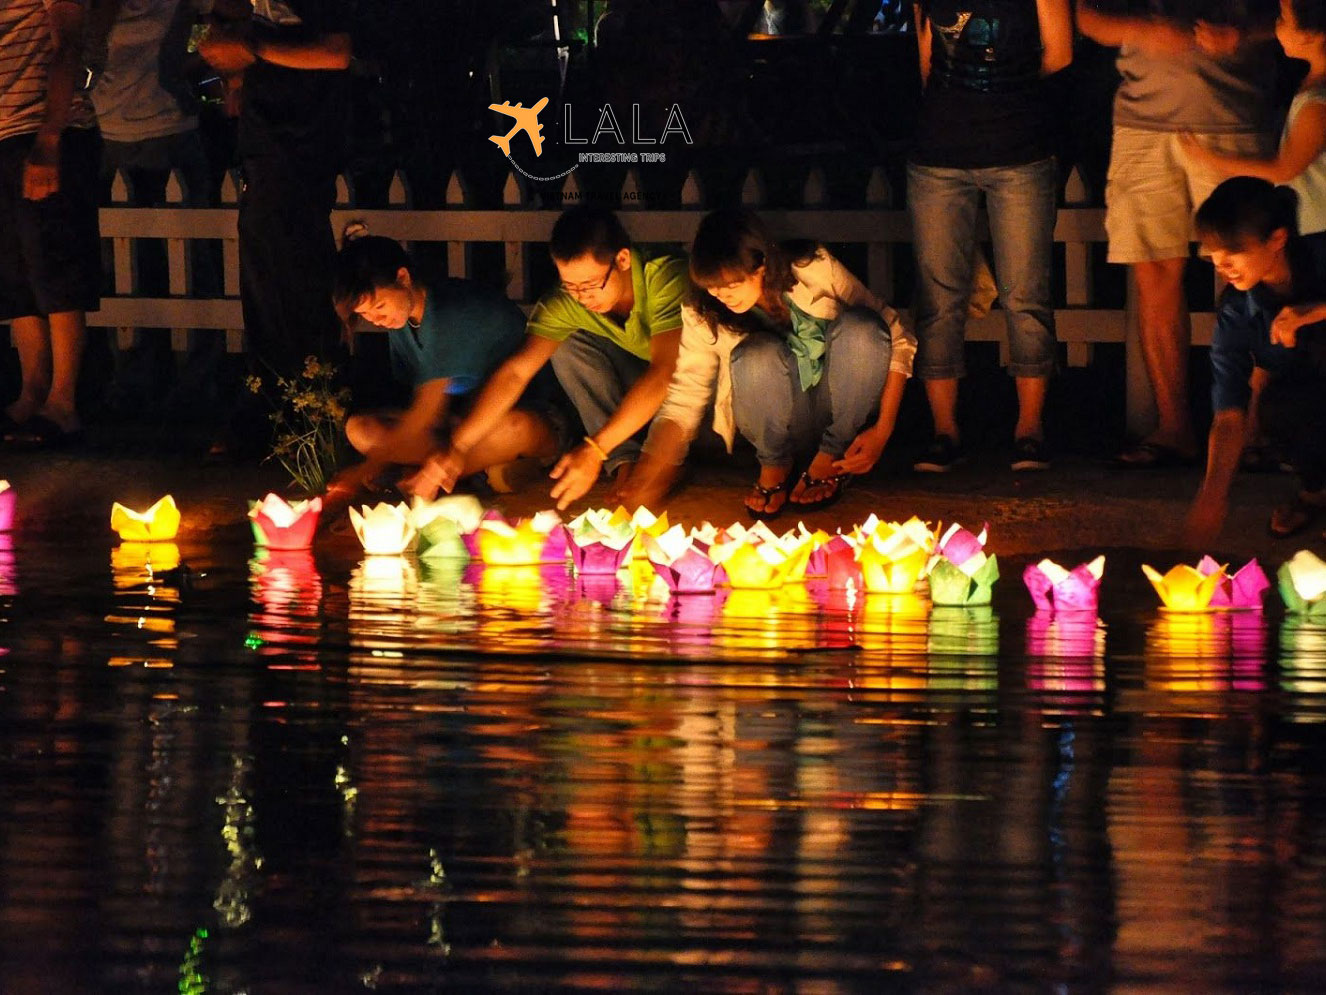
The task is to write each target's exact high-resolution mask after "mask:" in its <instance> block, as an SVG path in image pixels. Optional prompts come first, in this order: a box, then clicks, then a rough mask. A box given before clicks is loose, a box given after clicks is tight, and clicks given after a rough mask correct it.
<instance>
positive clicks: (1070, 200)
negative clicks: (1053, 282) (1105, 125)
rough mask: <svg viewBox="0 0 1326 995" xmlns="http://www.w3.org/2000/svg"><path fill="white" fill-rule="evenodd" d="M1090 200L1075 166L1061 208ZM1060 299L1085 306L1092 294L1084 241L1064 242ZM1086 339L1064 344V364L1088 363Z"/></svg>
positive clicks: (1089, 350)
mask: <svg viewBox="0 0 1326 995" xmlns="http://www.w3.org/2000/svg"><path fill="white" fill-rule="evenodd" d="M1089 199H1090V193H1089V191H1088V190H1087V185H1086V183H1084V182H1083V181H1082V174H1081V173H1080V172H1079V171H1078V170H1077V169H1076V168H1075V169H1074V170H1073V172H1072V174H1071V175H1069V177H1068V184H1067V186H1066V187H1065V188H1064V206H1065V207H1086V206H1087V203H1088V201H1089ZM1064 284H1065V287H1064V299H1065V303H1066V304H1067V305H1068V306H1069V307H1080V308H1085V307H1087V306H1088V305H1089V304H1090V303H1091V301H1092V299H1093V297H1094V293H1093V290H1094V288H1093V284H1092V278H1091V245H1090V244H1089V243H1087V242H1065V243H1064ZM1092 351H1093V347H1092V345H1091V343H1090V342H1069V343H1068V365H1069V366H1086V365H1087V364H1089V363H1090V362H1091V357H1092Z"/></svg>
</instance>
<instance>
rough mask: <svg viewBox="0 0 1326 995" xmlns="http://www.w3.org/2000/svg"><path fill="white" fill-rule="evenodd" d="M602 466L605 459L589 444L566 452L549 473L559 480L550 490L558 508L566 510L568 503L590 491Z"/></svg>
mask: <svg viewBox="0 0 1326 995" xmlns="http://www.w3.org/2000/svg"><path fill="white" fill-rule="evenodd" d="M602 467H603V461H602V460H601V459H599V455H598V453H596V452H594V450H593V449H591V448H590V447H589V446H578V447H576V448H575V449H572V450H571V451H570V452H569V453H564V454H563V455H562V458H561V459H559V460H558V461H557V465H556V466H554V467H553V468H552V472H551V473H549V474H548V476H550V477H552V478H553V479H554V480H556V481H557V483H555V484H553V488H552V491H551V492H550V493H551V496H552V499H553V500H554V501H556V502H557V510H558V511H565V510H566V508H567V506H568V505H570V504H571V503H572V502H574V501H578V500H580V499H581V498H582V497H584V496H585V495H586V494H587V493H589V489H590V488H591V487H593V486H594V484H595V483H597V482H598V479H599V470H601V469H602Z"/></svg>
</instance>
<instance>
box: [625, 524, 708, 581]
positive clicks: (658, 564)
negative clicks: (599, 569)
mask: <svg viewBox="0 0 1326 995" xmlns="http://www.w3.org/2000/svg"><path fill="white" fill-rule="evenodd" d="M644 544H645V556H646V557H647V558H648V560H649V563H650V564H652V566H653V568H654V570H655V572H656V573H657V574H658V576H659V577H661V578H662V579H663V582H664V583H665V584H667V586H668V591H669V592H670V593H672V594H711V593H713V590H714V587H715V585H716V584H717V583H719V582H720V581H721V580H722V579H723V577H724V574H723V569H722V567H720V566H718V565H717V564H715V563H714V561H713V560H711V559H710V558H709V554H708V550H709V547H708V546H707V545H705V544H704V543H703V540H702V539H701V538H697V537H696V535H695V534H694V533H692V534H690V535H688V534H687V533H686V530H685V529H683V528H682V527H681V526H680V525H674V526H673V527H672V528H670V529H668V530H667V531H666V532H664V533H663V534H662V535H660V536H646V537H645V540H644Z"/></svg>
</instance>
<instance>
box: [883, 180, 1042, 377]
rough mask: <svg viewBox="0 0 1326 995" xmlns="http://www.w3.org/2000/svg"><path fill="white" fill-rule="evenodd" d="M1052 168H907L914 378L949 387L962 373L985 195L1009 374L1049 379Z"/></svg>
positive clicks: (964, 366) (963, 370)
mask: <svg viewBox="0 0 1326 995" xmlns="http://www.w3.org/2000/svg"><path fill="white" fill-rule="evenodd" d="M1055 184H1056V176H1055V164H1054V160H1053V159H1042V160H1040V161H1039V162H1031V163H1027V164H1026V165H1025V166H999V167H991V168H987V169H949V168H944V167H938V166H919V165H917V164H916V163H908V164H907V205H908V209H909V211H910V213H911V217H912V244H913V246H914V247H915V250H916V296H915V300H914V301H913V302H912V315H913V317H914V318H915V321H916V339H917V345H916V375H917V376H918V377H920V378H921V379H922V380H948V379H953V378H956V377H960V376H962V375H963V374H964V373H965V372H966V362H965V359H964V357H963V348H962V344H963V333H964V331H965V329H966V326H967V302H968V299H969V298H970V296H971V280H972V264H973V257H974V254H975V251H976V208H977V203H978V201H979V200H980V195H981V193H982V192H984V194H985V200H986V213H987V214H988V215H989V219H990V237H991V240H992V241H993V242H994V271H995V279H996V280H997V281H998V285H999V303H1000V305H1001V306H1002V307H1003V311H1004V320H1005V321H1006V322H1007V324H1008V351H1009V357H1010V362H1009V366H1008V372H1009V373H1010V374H1012V375H1013V376H1015V377H1048V376H1049V375H1050V374H1051V373H1053V372H1054V363H1055V339H1054V302H1053V300H1052V298H1051V295H1050V253H1051V249H1052V247H1053V245H1054V221H1055Z"/></svg>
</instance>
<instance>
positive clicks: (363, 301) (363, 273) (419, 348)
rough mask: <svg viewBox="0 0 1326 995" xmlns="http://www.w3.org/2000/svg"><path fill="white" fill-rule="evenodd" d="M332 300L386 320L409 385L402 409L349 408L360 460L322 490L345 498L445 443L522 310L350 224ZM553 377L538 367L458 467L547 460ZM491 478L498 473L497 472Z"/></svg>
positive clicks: (510, 344)
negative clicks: (431, 271) (440, 274)
mask: <svg viewBox="0 0 1326 995" xmlns="http://www.w3.org/2000/svg"><path fill="white" fill-rule="evenodd" d="M332 278H333V303H334V304H335V305H336V308H337V311H338V312H339V313H340V314H341V316H342V318H343V319H344V320H346V321H347V323H348V322H349V321H351V320H353V318H354V316H356V315H357V316H359V317H362V318H363V319H364V320H366V321H368V322H369V323H371V324H374V325H377V326H378V327H380V328H385V329H387V342H388V349H389V352H390V356H391V369H392V374H393V376H394V377H395V378H396V379H397V380H399V381H401V382H402V383H405V384H407V385H409V386H410V387H411V388H412V389H413V399H412V400H411V402H410V406H409V407H408V408H407V409H405V410H404V411H387V412H374V413H365V414H355V415H351V416H350V417H349V418H348V419H347V420H346V424H345V433H346V436H347V438H348V439H349V441H350V444H351V445H352V446H354V448H355V449H356V450H358V451H359V452H360V453H362V454H363V455H364V461H363V462H362V463H360V464H358V465H357V466H354V467H351V468H350V469H348V470H346V471H343V472H342V473H340V474H339V475H338V476H337V477H336V479H335V480H333V481H332V483H331V485H330V486H329V487H328V497H329V498H331V499H336V498H341V499H344V500H349V499H350V498H352V497H353V495H354V493H355V492H356V491H358V490H360V489H361V488H362V487H364V486H365V485H366V484H368V483H370V482H371V481H372V480H373V479H374V478H375V477H377V476H378V474H379V473H380V472H381V471H382V470H383V469H385V468H386V467H387V466H388V465H391V464H406V465H418V464H420V463H422V462H423V461H424V460H425V459H426V458H427V457H428V455H429V454H430V453H432V452H434V451H436V450H437V449H439V448H440V447H441V448H445V446H446V445H447V440H448V435H449V429H450V424H451V422H452V420H453V419H455V418H456V417H458V416H460V415H462V414H463V413H464V411H465V410H466V409H467V408H468V406H469V404H470V403H471V402H472V401H473V399H474V397H475V396H476V395H477V394H478V391H479V389H480V388H481V387H482V386H483V384H484V382H485V381H486V380H487V379H488V377H489V375H490V374H491V373H492V372H493V371H494V370H495V369H497V367H499V366H500V365H501V364H502V363H503V362H504V361H505V360H507V359H508V358H510V356H511V355H512V354H513V353H515V352H517V351H518V350H519V349H520V347H521V346H522V345H523V344H524V341H525V315H524V313H523V312H522V311H521V310H520V308H519V307H517V306H516V305H515V304H514V303H512V302H511V301H509V300H507V298H505V297H504V296H502V295H501V294H499V293H497V292H496V291H493V290H489V289H487V288H485V287H482V286H480V285H479V284H476V283H473V282H471V281H468V280H460V279H454V278H448V279H442V280H426V279H425V278H424V277H422V276H421V274H420V271H419V269H418V267H416V266H415V264H414V262H413V261H412V260H411V259H410V257H409V255H408V254H407V253H406V251H405V250H404V249H403V248H402V247H401V246H400V244H399V243H397V242H395V241H394V240H392V239H389V238H383V237H381V236H376V235H369V234H367V230H366V229H365V228H364V227H363V226H362V225H360V224H358V223H354V224H351V225H349V226H347V228H346V231H345V234H344V236H343V245H342V248H341V251H340V253H339V254H338V255H337V257H336V268H335V272H334V273H333V277H332ZM556 397H557V384H556V380H555V378H554V375H553V372H552V370H551V368H549V367H548V366H546V365H545V366H544V367H543V369H542V370H540V371H539V372H538V374H537V375H536V376H535V377H534V378H533V379H532V380H531V381H530V383H529V385H528V386H527V387H526V389H525V391H524V393H523V394H522V396H521V399H520V401H519V402H518V403H517V405H516V406H515V407H514V408H512V409H511V410H510V411H508V412H507V413H506V414H505V415H504V416H502V418H501V419H500V420H499V421H498V422H497V423H496V424H494V425H493V427H492V428H491V429H490V431H489V432H488V433H487V434H486V435H485V436H484V438H483V439H482V440H480V442H479V444H478V445H476V446H474V447H473V448H472V449H470V450H469V451H468V453H467V454H466V460H465V467H464V474H465V475H468V474H471V473H478V472H480V471H484V470H487V471H489V475H490V482H492V483H494V486H495V489H502V490H504V489H508V488H506V487H503V486H501V484H500V483H499V481H500V480H501V479H502V477H501V475H498V474H495V473H493V471H494V470H495V469H496V468H498V467H504V468H505V467H506V466H507V465H509V464H511V463H512V462H513V461H517V460H522V459H525V458H533V459H537V460H551V459H552V458H553V457H555V456H556V455H557V454H558V453H559V452H560V451H561V449H562V441H563V440H562V436H563V435H564V434H565V432H564V429H563V427H562V426H564V424H565V421H564V419H563V418H562V417H561V415H560V412H558V410H557V407H556ZM494 478H496V479H494Z"/></svg>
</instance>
